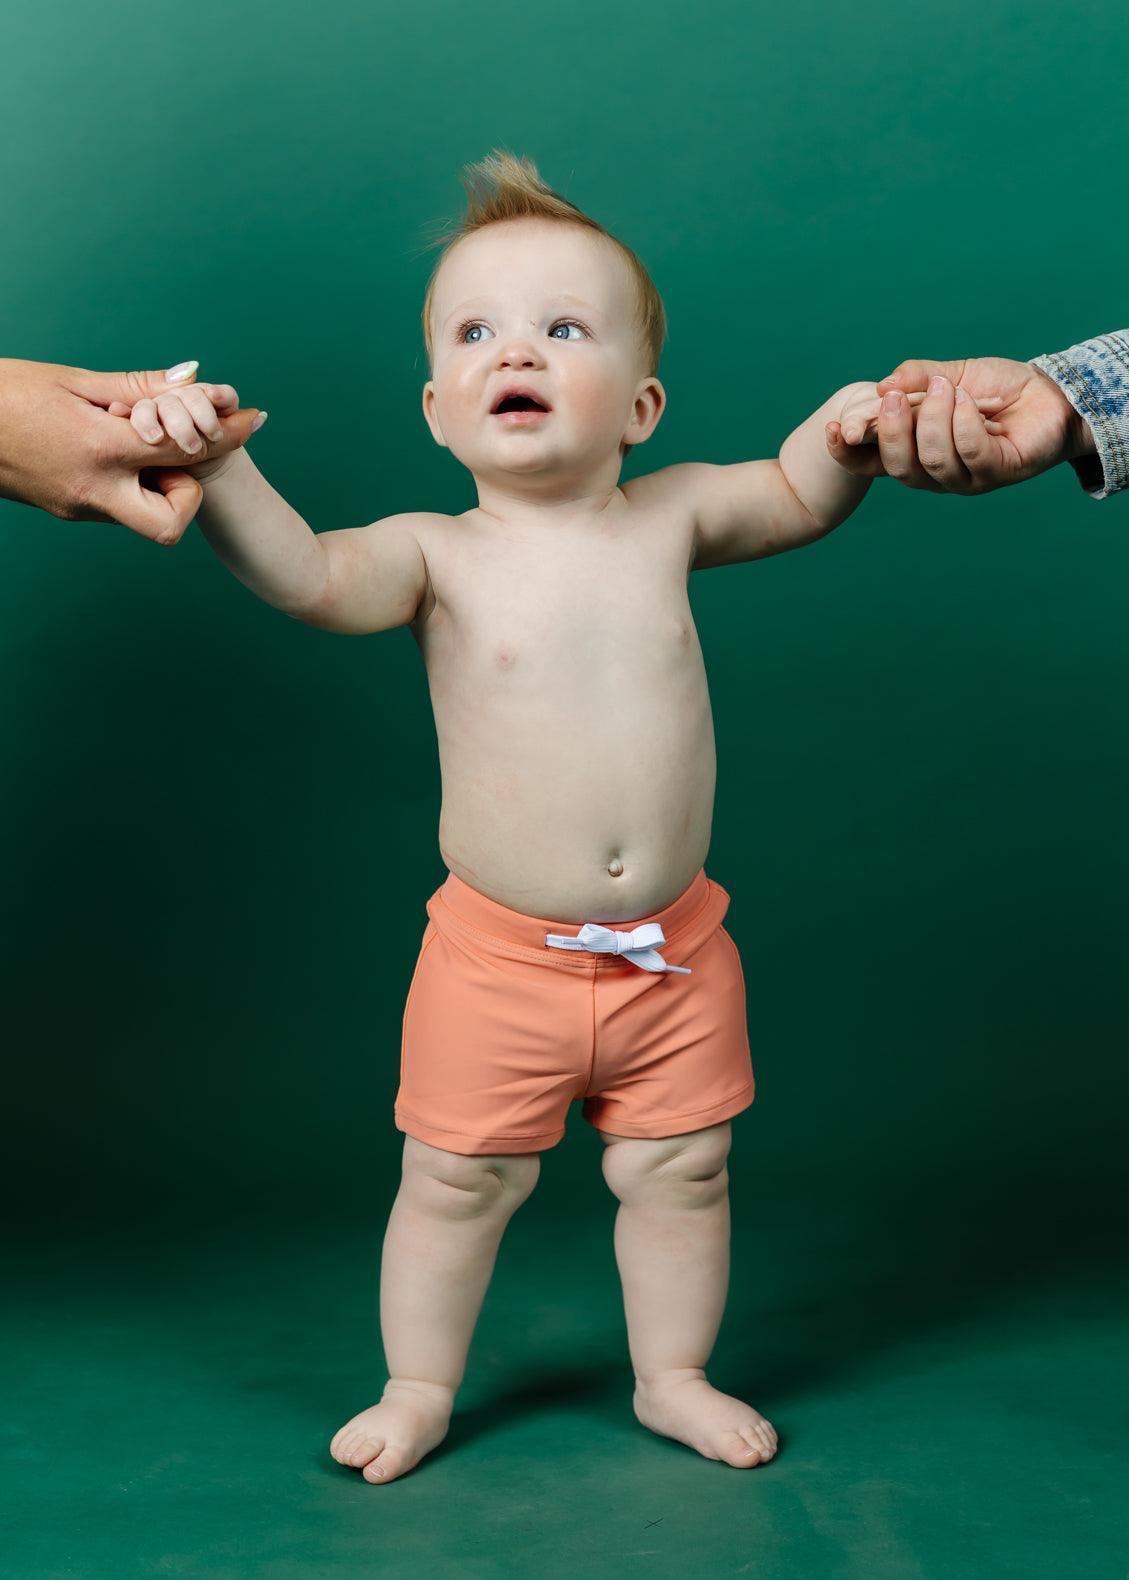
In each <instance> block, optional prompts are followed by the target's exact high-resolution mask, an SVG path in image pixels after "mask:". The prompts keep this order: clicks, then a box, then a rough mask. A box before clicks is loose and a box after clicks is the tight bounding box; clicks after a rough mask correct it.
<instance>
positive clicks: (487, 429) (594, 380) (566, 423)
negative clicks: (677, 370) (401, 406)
mask: <svg viewBox="0 0 1129 1580" xmlns="http://www.w3.org/2000/svg"><path fill="white" fill-rule="evenodd" d="M432 345H433V357H432V367H433V372H432V377H431V378H430V379H429V380H428V382H427V384H426V385H425V386H424V391H423V411H424V416H425V417H426V419H427V422H428V425H429V426H430V428H431V432H432V434H433V435H434V437H435V439H436V442H437V443H439V444H441V445H443V446H444V447H446V448H449V449H450V450H451V451H452V453H453V454H454V455H456V456H457V457H458V459H459V460H460V461H461V462H462V463H463V464H464V466H467V467H468V468H469V469H470V470H471V472H473V473H474V474H475V476H476V477H479V478H483V479H486V480H489V481H494V482H504V481H505V480H506V479H507V478H508V479H510V480H511V481H512V480H513V478H514V476H515V475H517V476H522V475H529V474H531V473H538V474H549V475H550V476H551V475H553V474H556V475H558V476H559V477H560V478H561V480H562V482H565V481H568V482H575V481H576V480H582V479H583V478H584V477H586V476H590V475H592V474H593V473H595V472H596V471H597V470H606V468H607V466H608V464H609V461H612V462H615V463H616V471H615V473H614V474H613V476H618V458H619V457H618V452H619V445H620V443H621V441H624V440H626V442H627V443H628V444H639V443H642V441H643V440H644V439H646V438H648V437H649V436H650V433H651V432H652V431H653V429H654V427H655V425H656V424H657V422H658V418H659V415H660V414H661V411H662V408H663V405H664V404H665V394H664V393H663V389H662V385H661V384H659V381H658V380H657V379H656V378H653V377H649V376H646V375H643V374H641V372H640V368H641V365H642V364H641V360H640V358H641V351H640V348H639V345H638V342H637V330H636V312H635V305H634V299H633V294H632V283H631V278H630V275H629V272H628V268H627V265H626V263H625V262H624V261H623V260H622V259H621V258H620V257H618V255H617V254H616V253H615V250H614V248H613V247H612V246H611V244H610V243H608V242H606V241H603V240H602V239H601V238H600V237H599V235H598V233H597V232H591V233H588V232H586V231H585V230H584V228H583V227H581V226H577V225H561V224H555V223H553V222H551V221H544V220H535V219H520V220H506V221H505V222H503V223H501V224H497V225H490V226H487V227H486V228H485V229H483V230H481V231H477V232H474V233H472V234H471V235H469V236H467V237H466V238H465V239H464V240H462V241H461V242H459V243H458V245H457V246H456V247H454V248H453V249H452V251H451V252H450V253H449V254H448V256H447V258H446V259H445V261H444V263H443V265H442V267H441V269H440V271H439V275H438V277H437V279H436V283H435V293H434V296H433V318H432ZM510 384H518V385H523V386H525V387H526V388H528V389H529V390H531V391H532V392H533V393H534V394H535V395H536V397H537V399H538V400H540V401H541V402H542V404H543V405H545V406H547V407H549V408H550V410H549V413H548V415H547V416H538V417H535V418H532V419H526V418H515V419H512V420H511V419H508V418H507V417H505V416H504V415H501V416H498V415H494V414H493V407H494V406H495V405H496V404H497V401H498V398H499V396H500V395H501V394H502V392H503V391H504V390H505V389H506V387H507V386H508V385H510Z"/></svg>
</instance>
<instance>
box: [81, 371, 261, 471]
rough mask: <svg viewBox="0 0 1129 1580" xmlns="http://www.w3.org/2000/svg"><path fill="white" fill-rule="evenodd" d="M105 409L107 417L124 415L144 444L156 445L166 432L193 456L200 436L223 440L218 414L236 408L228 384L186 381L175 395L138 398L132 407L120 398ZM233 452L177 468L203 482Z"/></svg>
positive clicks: (235, 397)
mask: <svg viewBox="0 0 1129 1580" xmlns="http://www.w3.org/2000/svg"><path fill="white" fill-rule="evenodd" d="M108 409H109V414H110V416H111V417H128V418H129V421H130V425H131V427H133V429H134V430H135V431H136V432H137V433H138V434H139V435H140V436H141V438H142V439H144V440H145V441H146V442H147V443H148V444H160V443H161V442H162V440H163V439H164V437H165V435H166V434H167V435H168V437H169V438H170V439H171V440H172V441H173V443H174V444H177V445H179V446H180V448H181V449H182V450H183V451H184V453H185V454H186V455H196V454H198V453H199V452H200V451H201V450H202V449H203V448H204V444H203V440H204V439H211V440H212V441H213V442H221V441H222V440H223V437H224V431H223V425H222V424H221V422H220V420H219V419H220V416H227V415H229V414H230V413H231V412H233V411H238V409H239V396H238V395H237V394H236V392H235V390H234V389H233V388H232V386H231V385H230V384H189V385H187V386H186V387H185V388H184V389H182V390H179V391H178V392H177V393H176V394H172V393H171V392H169V393H166V394H164V395H158V396H156V398H155V399H149V398H146V399H144V400H139V401H137V402H136V404H135V405H134V406H133V407H132V408H131V407H129V406H127V405H125V404H124V402H122V401H112V402H111V404H110V406H109V408H108ZM201 435H202V436H203V437H201ZM234 454H235V451H234V450H229V451H226V452H225V453H224V454H223V455H214V456H211V457H210V458H209V459H208V460H206V461H201V462H200V463H199V464H198V465H196V466H183V467H179V468H178V470H179V471H182V472H187V473H188V475H189V476H190V477H195V478H197V479H198V480H199V481H200V482H203V481H204V480H205V479H207V478H214V477H216V476H217V475H218V474H219V473H220V472H221V471H223V470H224V469H225V468H226V467H228V466H229V465H230V464H231V458H232V456H233V455H234Z"/></svg>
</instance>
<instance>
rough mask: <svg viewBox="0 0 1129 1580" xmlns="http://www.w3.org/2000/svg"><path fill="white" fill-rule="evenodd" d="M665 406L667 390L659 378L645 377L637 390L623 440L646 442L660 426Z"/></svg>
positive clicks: (638, 442) (632, 442)
mask: <svg viewBox="0 0 1129 1580" xmlns="http://www.w3.org/2000/svg"><path fill="white" fill-rule="evenodd" d="M665 406H666V391H665V390H664V389H663V387H662V385H661V384H660V383H659V381H658V379H656V378H648V379H644V380H643V382H642V384H640V386H639V388H638V389H637V390H636V391H635V404H634V405H633V407H632V409H631V421H630V422H629V423H628V425H627V427H626V428H625V429H624V432H623V442H624V443H625V444H628V445H632V444H646V442H647V440H648V439H649V438H650V437H651V435H652V434H653V433H654V431H655V429H656V428H657V427H658V425H659V418H660V417H661V416H662V414H663V409H664V408H665Z"/></svg>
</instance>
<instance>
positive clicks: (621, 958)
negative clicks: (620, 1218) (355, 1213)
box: [395, 868, 754, 1153]
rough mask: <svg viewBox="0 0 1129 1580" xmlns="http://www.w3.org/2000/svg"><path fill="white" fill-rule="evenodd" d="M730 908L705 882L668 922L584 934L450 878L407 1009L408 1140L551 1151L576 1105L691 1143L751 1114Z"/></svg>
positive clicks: (616, 1124) (605, 1120)
mask: <svg viewBox="0 0 1129 1580" xmlns="http://www.w3.org/2000/svg"><path fill="white" fill-rule="evenodd" d="M728 909H729V895H728V894H727V893H726V891H725V890H724V889H723V888H722V887H721V885H720V884H718V883H715V882H714V881H713V879H712V878H707V877H706V874H705V869H704V868H701V869H699V871H698V874H697V876H696V877H695V878H694V880H693V882H692V883H691V884H690V886H689V887H688V888H687V889H685V890H684V891H683V892H682V893H681V894H680V895H679V896H678V898H677V899H675V900H672V901H671V903H670V904H669V905H667V906H665V907H664V908H663V909H662V910H661V911H656V912H655V914H654V915H653V916H644V917H639V918H637V919H636V920H634V921H631V922H614V923H608V924H597V923H585V924H583V927H581V926H580V924H578V923H576V922H559V921H554V920H553V919H551V918H547V917H537V916H526V915H524V914H523V913H522V912H520V911H513V910H510V909H509V907H508V906H505V905H500V904H499V903H498V901H497V900H493V899H490V898H489V896H487V895H485V894H482V893H480V892H479V890H477V889H473V888H471V887H470V885H469V884H467V883H464V882H463V880H462V879H461V878H457V877H456V876H455V874H454V873H453V872H452V873H448V875H447V878H446V881H445V882H444V883H442V884H441V885H440V887H439V888H438V889H437V890H436V891H435V893H434V894H433V895H432V896H431V898H430V899H429V900H428V902H427V914H428V916H429V918H430V920H429V921H428V923H427V926H426V928H425V929H424V933H423V940H422V943H421V946H420V951H419V956H418V958H417V960H416V965H415V971H414V973H413V975H412V980H411V985H410V986H409V988H408V996H407V1001H406V1003H405V1005H404V1018H403V1041H402V1044H401V1055H400V1087H399V1091H398V1092H397V1094H396V1103H395V1120H396V1128H397V1129H398V1130H402V1131H404V1132H405V1133H406V1134H407V1135H410V1136H415V1137H417V1138H418V1139H419V1140H421V1141H427V1142H430V1144H431V1145H432V1146H435V1147H442V1148H444V1149H445V1150H446V1151H448V1152H462V1153H502V1152H542V1151H544V1150H545V1149H546V1148H548V1147H553V1146H556V1144H557V1142H558V1141H560V1139H561V1137H562V1136H563V1135H564V1133H565V1118H566V1115H567V1112H568V1105H569V1104H570V1103H571V1102H572V1101H573V1100H574V1099H583V1103H584V1107H583V1114H584V1118H585V1119H586V1120H588V1121H589V1123H590V1124H592V1125H595V1126H596V1127H597V1129H600V1130H607V1131H609V1132H611V1133H612V1134H614V1135H620V1136H677V1135H685V1134H686V1133H687V1132H688V1131H691V1130H701V1129H702V1128H703V1127H704V1126H706V1125H713V1124H718V1123H720V1121H721V1120H723V1119H729V1118H731V1117H732V1116H733V1115H734V1114H737V1113H740V1112H741V1110H742V1109H744V1108H748V1106H749V1105H750V1103H752V1101H753V1090H754V1081H753V1068H752V1058H751V1054H750V1049H749V1033H748V1024H747V1020H746V1004H745V978H744V973H743V971H742V969H741V958H740V955H739V954H738V951H737V946H736V944H735V943H734V942H733V939H732V938H731V937H730V936H729V934H728V933H727V932H726V930H725V928H724V927H723V926H722V925H721V921H722V917H723V916H724V915H725V913H726V911H727V910H728ZM655 924H657V926H656V925H655ZM581 934H582V935H583V936H581ZM550 938H552V939H553V940H554V942H552V943H550V942H547V939H550ZM678 968H682V969H681V970H680V969H678Z"/></svg>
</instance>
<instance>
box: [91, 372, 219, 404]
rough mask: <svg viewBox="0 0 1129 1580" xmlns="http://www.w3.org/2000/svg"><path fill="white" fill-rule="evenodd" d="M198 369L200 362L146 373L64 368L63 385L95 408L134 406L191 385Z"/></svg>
mask: <svg viewBox="0 0 1129 1580" xmlns="http://www.w3.org/2000/svg"><path fill="white" fill-rule="evenodd" d="M199 366H200V364H199V363H198V362H178V363H177V365H176V367H174V368H167V369H164V368H162V369H154V370H152V371H150V372H146V373H97V372H92V371H91V369H90V368H64V369H63V372H64V373H65V374H66V375H67V376H66V378H64V380H63V381H62V382H63V383H64V384H65V385H66V387H67V388H68V389H69V390H71V391H73V393H74V394H76V395H81V396H82V397H83V399H84V400H88V401H89V402H90V404H91V405H92V406H109V404H110V402H111V401H115V400H117V401H122V402H124V404H125V405H127V406H130V407H132V406H136V404H137V402H138V401H139V400H144V399H145V398H146V397H149V398H150V399H151V398H152V397H154V396H156V395H163V394H164V393H165V392H166V391H167V390H176V389H182V388H183V387H184V385H185V384H191V383H192V382H193V381H194V380H195V378H196V370H197V369H198V368H199Z"/></svg>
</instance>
